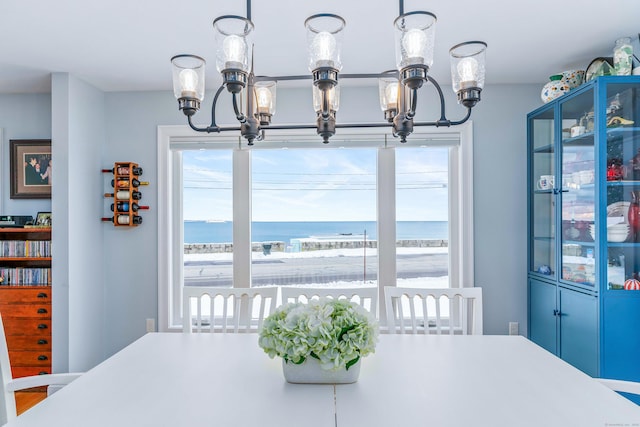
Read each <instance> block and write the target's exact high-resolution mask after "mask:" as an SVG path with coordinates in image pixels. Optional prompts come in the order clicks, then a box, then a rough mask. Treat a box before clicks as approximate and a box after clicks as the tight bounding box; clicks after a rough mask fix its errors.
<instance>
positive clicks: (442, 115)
mask: <svg viewBox="0 0 640 427" xmlns="http://www.w3.org/2000/svg"><path fill="white" fill-rule="evenodd" d="M427 80H429V81H430V82H431V84H433V86H434V87H435V88H436V90H437V91H438V96H439V97H440V120H438V121H440V122H445V121H447V115H446V113H445V106H444V94H443V93H442V88H441V87H440V85H439V84H438V82H437V81H436V79H434V78H433V77H431V76H427Z"/></svg>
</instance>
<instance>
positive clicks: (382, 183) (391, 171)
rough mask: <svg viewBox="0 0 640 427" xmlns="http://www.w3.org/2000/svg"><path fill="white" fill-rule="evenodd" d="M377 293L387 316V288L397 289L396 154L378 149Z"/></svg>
mask: <svg viewBox="0 0 640 427" xmlns="http://www.w3.org/2000/svg"><path fill="white" fill-rule="evenodd" d="M377 180H378V182H377V185H376V191H377V210H378V212H377V213H378V292H379V301H380V304H379V310H380V313H385V310H386V308H385V305H384V287H385V286H395V285H396V153H395V148H393V147H391V148H379V149H378V173H377Z"/></svg>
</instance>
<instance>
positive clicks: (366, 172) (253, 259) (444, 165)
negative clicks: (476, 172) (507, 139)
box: [158, 123, 473, 330]
mask: <svg viewBox="0 0 640 427" xmlns="http://www.w3.org/2000/svg"><path fill="white" fill-rule="evenodd" d="M377 132H379V131H377ZM292 134H293V133H288V132H286V131H280V132H275V131H273V132H271V133H269V135H268V141H262V142H260V143H256V145H255V146H253V147H252V148H248V147H246V145H245V144H244V143H243V144H241V145H238V142H237V137H235V138H234V137H230V136H226V135H213V136H210V135H207V136H193V134H192V132H191V131H189V130H188V129H187V128H186V127H185V128H182V127H180V128H178V127H161V128H160V130H159V132H158V139H159V141H158V142H159V152H158V162H159V165H158V177H159V183H158V185H159V199H158V204H159V209H158V215H159V216H158V219H159V221H158V227H159V228H158V231H159V236H158V239H159V260H158V261H159V262H158V265H159V268H160V272H159V324H160V330H171V329H180V327H181V322H182V320H181V313H180V311H181V300H180V299H181V298H180V297H181V290H182V286H184V285H186V286H194V285H197V284H199V283H202V284H215V285H217V286H237V287H248V286H261V285H281V286H288V285H296V284H298V285H301V284H315V285H317V284H321V285H324V286H332V285H338V286H345V285H348V284H351V285H355V286H357V285H367V286H372V285H373V286H379V287H380V289H381V288H382V287H383V286H388V285H395V284H396V283H397V284H399V285H401V286H405V285H411V283H408V282H407V280H405V279H414V280H413V284H421V283H425V284H427V285H428V286H434V283H437V285H438V286H452V287H458V286H472V284H473V277H472V274H473V263H472V261H473V252H472V248H473V244H472V229H473V228H472V215H471V214H472V210H471V209H472V208H471V207H472V197H471V196H472V195H471V191H470V189H471V177H472V163H471V159H472V151H471V134H472V132H471V123H467V124H465V125H463V126H459V127H458V128H456V129H455V131H454V130H452V129H429V130H428V131H426V130H422V129H421V130H420V131H418V132H415V133H414V135H413V136H412V141H410V142H408V143H406V144H402V145H401V144H400V143H399V142H398V141H397V140H395V139H389V140H387V137H385V136H384V135H380V134H379V133H378V134H376V133H374V132H373V131H372V132H365V130H361V131H360V132H359V133H358V134H357V135H347V136H343V138H345V140H344V142H341V140H340V138H339V137H337V136H336V137H334V139H333V140H332V143H331V144H329V145H322V144H318V141H317V138H316V137H315V135H314V137H313V139H309V137H308V136H307V135H303V136H301V135H295V136H292ZM342 145H344V147H343V146H342ZM309 159H311V160H309ZM427 222H428V224H427ZM197 227H203V228H202V229H203V230H208V231H206V232H204V231H195V234H194V230H196V229H197ZM312 227H317V228H316V230H317V235H314V234H313V233H311V232H310V229H311V228H312ZM213 229H216V230H217V231H216V232H215V233H214V234H215V235H216V239H212V238H205V235H206V234H207V233H210V232H212V231H211V230H213ZM411 230H413V231H411ZM416 230H417V231H416ZM192 235H195V236H198V238H204V239H205V240H217V241H215V242H196V244H194V245H195V246H197V245H198V244H199V245H202V244H204V243H210V244H211V245H217V246H216V250H217V251H218V252H216V253H215V254H212V253H209V254H208V255H206V256H204V255H203V256H201V259H198V256H196V255H193V254H188V253H186V252H187V250H186V249H185V248H186V247H188V246H187V245H184V246H183V243H184V242H186V241H187V240H185V239H193V238H191V237H189V236H192ZM229 236H231V240H232V242H226V241H222V240H229ZM300 236H303V237H300ZM310 236H313V237H310ZM409 237H416V239H410V238H409ZM200 240H202V239H200ZM403 240H406V241H412V240H415V241H414V242H403ZM418 240H419V241H420V242H419V243H418V242H417V241H418ZM425 240H428V241H430V242H429V243H428V244H426V243H424V241H425ZM433 241H436V242H439V243H433ZM463 241H464V243H465V244H464V245H463V244H462V242H463ZM190 243H192V242H190ZM230 243H232V245H231V244H230ZM423 244H424V245H425V246H426V247H424V246H423V247H420V246H421V245H423ZM438 245H439V246H438ZM222 246H225V247H226V249H223V248H222ZM231 247H232V249H231V250H232V251H233V252H232V253H231V252H224V251H226V250H229V249H230V248H231ZM312 247H314V248H315V249H316V250H318V252H316V253H315V254H311V251H309V250H307V249H311V248H312ZM207 250H209V251H210V250H211V248H207ZM320 252H324V253H325V255H327V254H330V256H329V257H326V256H325V257H321V256H318V255H319V254H320ZM347 258H348V259H347ZM436 258H437V263H436V264H434V263H433V262H432V261H433V260H434V259H436ZM211 260H213V261H214V263H213V265H212V264H211ZM380 295H381V296H382V290H381V291H380ZM381 305H382V304H381ZM380 312H383V307H381V310H380Z"/></svg>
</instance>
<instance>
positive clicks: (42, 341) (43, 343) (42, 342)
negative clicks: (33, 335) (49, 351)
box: [38, 340, 49, 345]
mask: <svg viewBox="0 0 640 427" xmlns="http://www.w3.org/2000/svg"><path fill="white" fill-rule="evenodd" d="M46 344H49V341H47V340H38V345H46Z"/></svg>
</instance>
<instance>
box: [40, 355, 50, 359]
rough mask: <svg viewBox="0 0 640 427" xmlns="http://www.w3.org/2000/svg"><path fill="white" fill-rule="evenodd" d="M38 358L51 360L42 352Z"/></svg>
mask: <svg viewBox="0 0 640 427" xmlns="http://www.w3.org/2000/svg"><path fill="white" fill-rule="evenodd" d="M38 360H49V358H48V357H47V356H45V355H44V354H41V355H40V356H38Z"/></svg>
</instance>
